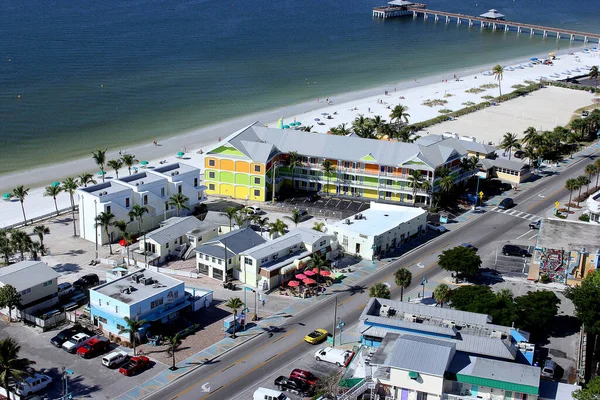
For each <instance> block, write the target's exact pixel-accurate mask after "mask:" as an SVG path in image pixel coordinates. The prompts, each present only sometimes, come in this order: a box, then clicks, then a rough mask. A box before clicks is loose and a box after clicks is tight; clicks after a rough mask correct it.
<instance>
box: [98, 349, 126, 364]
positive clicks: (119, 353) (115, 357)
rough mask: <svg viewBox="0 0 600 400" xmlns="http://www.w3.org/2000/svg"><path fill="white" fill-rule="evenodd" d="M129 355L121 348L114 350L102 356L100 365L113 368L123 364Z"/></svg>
mask: <svg viewBox="0 0 600 400" xmlns="http://www.w3.org/2000/svg"><path fill="white" fill-rule="evenodd" d="M128 358H129V356H128V355H127V353H125V352H124V351H123V350H115V351H113V352H112V353H109V354H107V355H105V356H104V357H102V365H104V366H105V367H107V368H114V367H117V366H119V365H121V364H123V363H124V362H125V361H127V359H128Z"/></svg>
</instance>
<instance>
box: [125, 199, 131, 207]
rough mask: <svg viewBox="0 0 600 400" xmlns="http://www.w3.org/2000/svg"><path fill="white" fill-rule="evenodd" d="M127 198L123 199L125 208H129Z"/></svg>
mask: <svg viewBox="0 0 600 400" xmlns="http://www.w3.org/2000/svg"><path fill="white" fill-rule="evenodd" d="M129 205H130V203H129V197H128V198H126V199H125V208H129Z"/></svg>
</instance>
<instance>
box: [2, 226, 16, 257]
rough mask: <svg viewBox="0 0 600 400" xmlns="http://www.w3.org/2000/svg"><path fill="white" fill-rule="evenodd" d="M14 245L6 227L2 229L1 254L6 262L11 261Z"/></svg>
mask: <svg viewBox="0 0 600 400" xmlns="http://www.w3.org/2000/svg"><path fill="white" fill-rule="evenodd" d="M13 250H14V249H13V246H12V243H11V241H10V237H9V236H8V232H7V231H6V230H5V229H0V254H2V257H3V258H4V264H5V265H8V264H9V263H10V256H11V255H12V254H13Z"/></svg>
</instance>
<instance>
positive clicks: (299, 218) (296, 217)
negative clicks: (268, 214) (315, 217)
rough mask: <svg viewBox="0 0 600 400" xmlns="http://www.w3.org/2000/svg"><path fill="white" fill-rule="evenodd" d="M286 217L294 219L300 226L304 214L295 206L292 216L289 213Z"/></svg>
mask: <svg viewBox="0 0 600 400" xmlns="http://www.w3.org/2000/svg"><path fill="white" fill-rule="evenodd" d="M285 218H287V219H289V220H290V221H292V222H293V223H294V224H295V225H296V227H298V223H299V222H301V221H302V214H300V211H299V210H297V209H295V208H294V209H293V210H292V216H291V217H290V216H289V215H286V216H285Z"/></svg>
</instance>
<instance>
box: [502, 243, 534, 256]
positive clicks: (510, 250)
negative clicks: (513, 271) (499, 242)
mask: <svg viewBox="0 0 600 400" xmlns="http://www.w3.org/2000/svg"><path fill="white" fill-rule="evenodd" d="M502 254H504V255H505V256H517V257H523V258H525V257H528V256H529V252H528V251H527V250H525V249H523V248H521V247H519V246H515V245H513V244H505V245H504V247H502Z"/></svg>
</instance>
